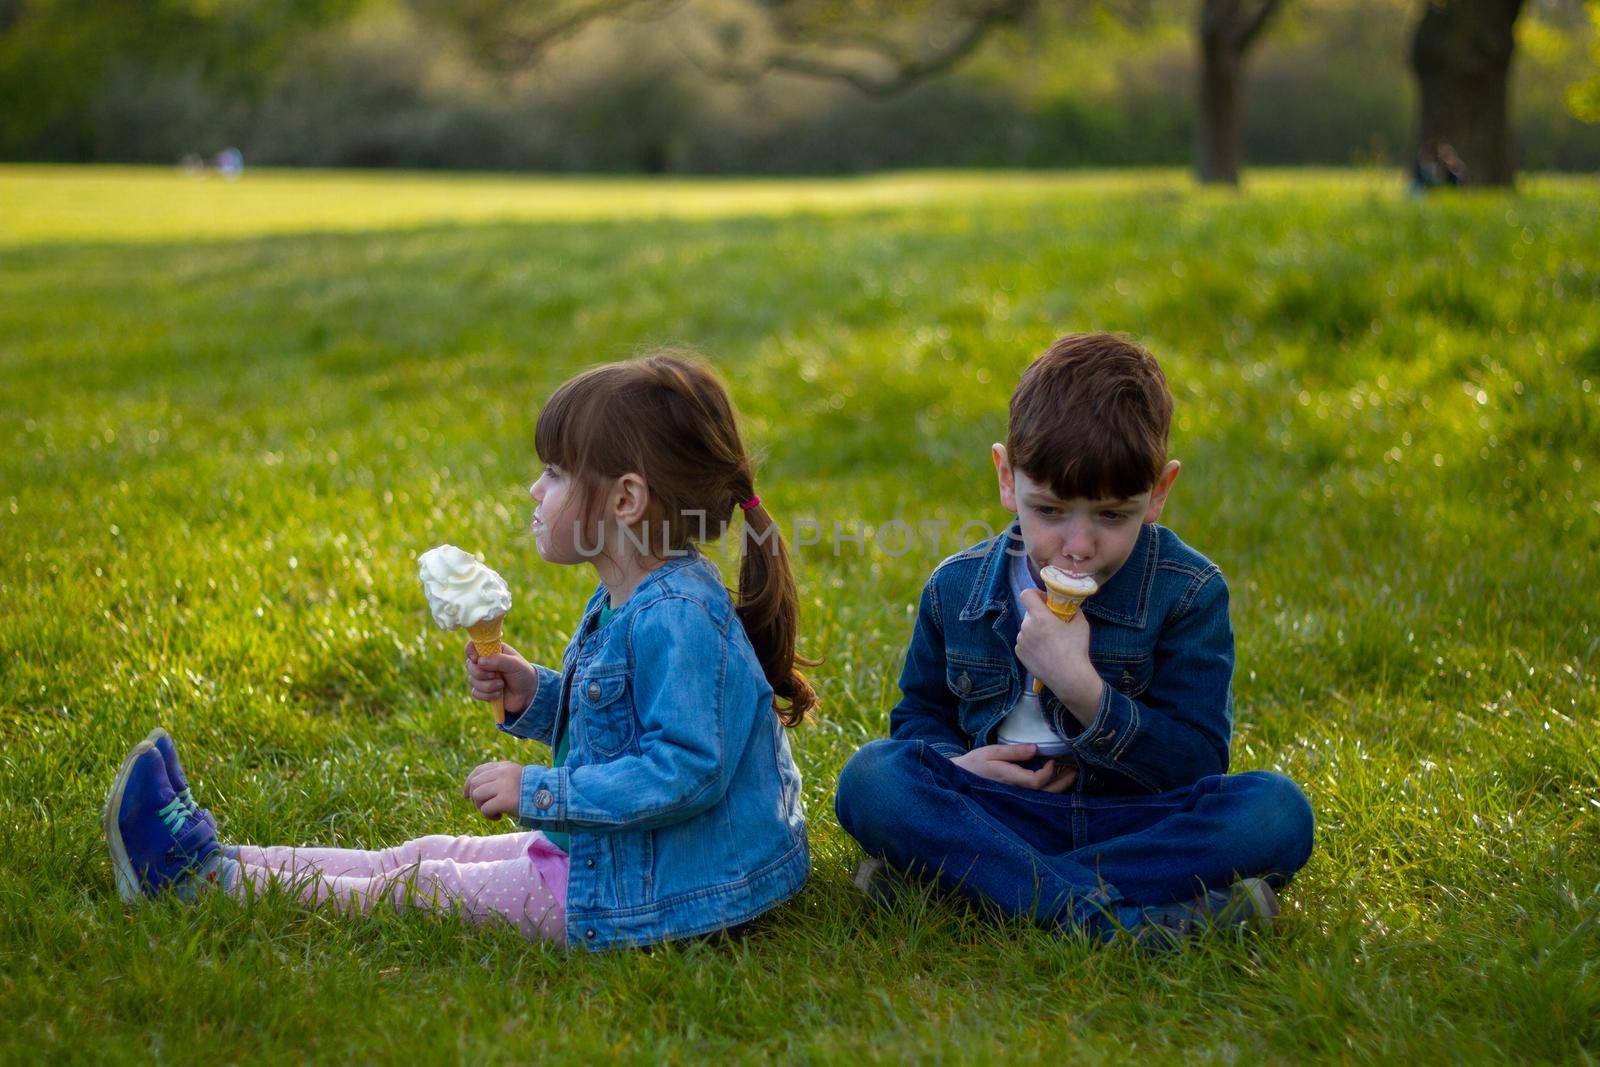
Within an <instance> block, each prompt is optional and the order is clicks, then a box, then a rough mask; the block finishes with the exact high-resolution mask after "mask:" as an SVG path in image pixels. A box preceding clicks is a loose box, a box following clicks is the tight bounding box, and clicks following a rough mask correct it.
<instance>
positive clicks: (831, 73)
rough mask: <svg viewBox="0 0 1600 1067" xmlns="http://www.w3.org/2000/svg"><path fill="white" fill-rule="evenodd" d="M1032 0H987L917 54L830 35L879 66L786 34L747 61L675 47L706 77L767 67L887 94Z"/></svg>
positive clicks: (962, 55) (757, 74)
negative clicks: (802, 42) (779, 42)
mask: <svg viewBox="0 0 1600 1067" xmlns="http://www.w3.org/2000/svg"><path fill="white" fill-rule="evenodd" d="M1033 2H1034V0H989V2H988V3H986V4H984V5H982V6H981V7H980V9H979V10H976V11H973V12H971V13H970V14H969V16H968V17H967V19H966V21H965V22H964V23H963V24H962V25H961V27H960V29H959V30H958V31H957V32H956V33H954V34H953V35H952V36H951V37H950V38H948V39H947V40H946V41H945V42H944V43H943V44H941V45H939V46H938V47H936V48H934V49H932V50H931V51H928V52H925V53H923V54H921V55H908V54H906V53H905V52H903V51H901V49H900V48H898V47H896V46H895V45H892V44H890V43H889V42H887V41H885V40H883V39H881V38H877V37H869V36H866V35H862V36H859V37H845V36H843V35H840V36H836V37H835V38H834V40H836V41H838V42H840V43H839V49H842V50H843V51H845V52H848V51H851V50H854V51H856V52H869V53H871V54H872V55H874V56H875V57H876V60H877V63H878V65H879V66H880V68H882V69H879V70H876V71H874V70H873V69H871V68H870V67H869V66H864V65H862V64H860V63H858V62H852V61H851V60H850V59H849V58H847V56H846V55H842V54H840V51H837V50H829V51H816V50H813V49H807V48H805V47H803V46H801V45H798V44H796V43H795V42H794V41H793V40H792V39H785V40H784V43H783V44H782V45H781V46H779V47H777V48H774V49H772V50H770V51H768V52H767V53H766V54H765V55H763V56H761V57H759V58H758V59H756V60H754V61H753V62H750V63H740V62H738V61H737V60H735V59H733V58H731V57H730V56H728V55H727V54H726V53H724V54H722V55H719V56H714V57H708V56H704V55H700V54H697V49H695V48H693V47H690V46H688V45H686V44H685V43H684V42H683V39H682V38H681V37H680V38H677V43H678V47H679V50H680V51H682V52H683V54H684V56H685V57H686V58H687V59H688V60H689V62H691V63H692V64H694V66H695V67H696V68H698V69H699V70H700V71H702V72H703V73H705V74H708V75H710V76H711V77H714V78H718V79H721V80H725V81H742V82H752V81H757V80H759V79H760V78H761V77H763V76H764V75H766V74H768V73H770V72H772V71H783V72H786V73H789V74H800V75H803V76H806V77H813V78H825V79H828V80H830V81H842V82H845V83H846V84H848V85H851V86H854V87H855V88H856V89H857V90H859V91H861V92H863V93H866V94H868V95H869V96H891V95H893V94H895V93H897V92H900V91H901V90H903V89H905V88H907V87H908V86H910V85H912V84H913V83H915V82H918V81H921V80H923V79H925V78H928V77H931V76H933V75H935V74H939V73H942V72H944V71H946V70H949V69H950V68H951V67H954V66H955V65H956V64H958V63H960V62H961V61H962V60H964V59H966V58H967V57H968V56H969V55H971V54H972V53H973V52H974V51H976V50H977V48H978V46H979V45H980V44H982V43H983V40H984V38H985V37H987V36H988V34H989V32H990V31H991V30H993V29H994V28H995V27H996V26H999V25H1001V24H1003V23H1009V22H1013V21H1015V20H1016V19H1018V18H1020V17H1021V16H1022V15H1023V14H1024V13H1026V12H1027V11H1028V10H1029V9H1030V8H1031V7H1032V5H1033Z"/></svg>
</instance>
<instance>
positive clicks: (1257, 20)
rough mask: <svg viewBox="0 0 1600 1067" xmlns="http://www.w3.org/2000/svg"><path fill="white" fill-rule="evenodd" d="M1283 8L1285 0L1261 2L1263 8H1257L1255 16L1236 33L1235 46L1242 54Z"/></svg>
mask: <svg viewBox="0 0 1600 1067" xmlns="http://www.w3.org/2000/svg"><path fill="white" fill-rule="evenodd" d="M1282 6H1283V0H1261V6H1260V7H1258V8H1256V11H1255V14H1253V15H1251V16H1250V17H1249V18H1248V19H1247V20H1245V23H1244V25H1242V26H1240V27H1239V29H1238V30H1236V31H1235V32H1234V35H1233V40H1234V44H1235V45H1236V46H1237V47H1238V49H1239V51H1240V52H1241V53H1242V52H1244V50H1245V49H1247V48H1249V47H1250V46H1251V45H1252V44H1253V43H1255V39H1256V37H1257V36H1259V35H1260V33H1261V31H1262V30H1263V29H1265V28H1266V25H1267V23H1268V22H1270V21H1272V16H1273V15H1275V14H1277V11H1278V8H1280V7H1282Z"/></svg>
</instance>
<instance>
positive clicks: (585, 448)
mask: <svg viewBox="0 0 1600 1067" xmlns="http://www.w3.org/2000/svg"><path fill="white" fill-rule="evenodd" d="M534 448H535V449H536V450H537V451H538V453H539V458H540V459H541V460H543V461H544V462H545V463H549V464H552V465H554V466H556V467H559V468H560V469H561V470H562V471H564V472H565V473H566V474H568V475H569V476H570V477H572V478H573V479H574V480H575V482H577V483H578V484H579V485H580V486H581V487H582V495H583V497H584V505H585V506H584V509H583V510H584V513H585V514H591V513H592V508H593V503H594V501H595V500H596V499H597V498H598V497H599V493H598V492H597V490H599V489H601V488H602V487H604V486H605V485H606V484H607V483H608V482H610V481H611V480H612V479H614V478H618V477H620V476H622V475H623V474H627V473H630V472H632V473H634V474H637V475H639V476H640V477H641V478H643V479H644V481H645V484H646V485H647V486H648V487H649V490H650V500H649V505H648V507H647V509H646V511H645V515H644V518H643V520H642V525H643V527H644V530H645V542H646V543H647V544H648V545H649V546H650V548H651V549H652V550H653V549H657V548H659V549H661V550H662V551H663V553H665V552H672V553H680V552H682V551H684V550H686V549H687V548H688V547H689V545H690V544H692V543H695V542H699V541H715V540H717V539H718V538H719V537H721V536H722V535H723V533H724V532H726V530H727V528H728V524H729V522H731V521H732V519H733V513H734V511H735V510H736V509H738V507H739V505H740V504H741V503H744V502H748V501H749V500H750V499H751V498H752V497H754V496H755V495H756V491H755V467H754V464H753V463H752V461H751V459H750V455H749V454H748V453H747V452H746V451H745V447H744V441H743V440H742V439H741V438H740V436H739V427H738V425H737V423H736V422H735V420H734V414H733V404H732V403H731V402H730V401H729V399H728V392H727V390H726V389H725V388H723V385H722V382H721V381H720V380H718V378H717V376H716V373H715V372H714V371H712V370H711V368H710V367H709V366H708V365H706V363H705V361H704V360H701V359H699V358H698V357H695V356H692V355H690V354H688V353H682V352H657V353H655V354H654V355H650V356H647V357H644V358H642V359H634V360H628V361H627V362H623V363H608V364H606V365H604V366H600V367H595V368H594V369H592V370H588V371H585V372H583V373H582V374H579V375H578V376H577V377H575V378H572V379H570V380H568V381H567V382H565V383H563V384H562V386H561V387H560V388H559V389H557V390H556V391H555V394H554V395H553V396H551V397H550V400H549V401H548V402H547V403H546V404H545V406H544V409H543V410H542V411H540V412H539V420H538V423H537V425H536V426H535V428H534ZM744 515H745V522H744V538H743V541H742V543H741V545H740V559H739V588H738V589H737V590H734V589H730V590H729V593H731V594H733V596H734V604H735V607H736V610H737V611H738V613H739V621H740V622H741V623H743V625H744V630H745V633H746V635H748V637H749V638H750V644H751V646H752V647H753V648H754V649H755V652H756V658H757V659H759V660H760V661H761V669H762V671H763V672H764V673H765V674H766V676H767V682H768V684H770V685H771V686H772V691H773V693H774V696H775V699H774V701H773V710H774V711H775V712H776V713H777V715H778V718H779V719H780V720H781V721H782V722H783V724H784V725H785V726H797V725H799V724H800V722H801V720H803V719H804V718H805V716H806V712H808V711H810V710H811V709H812V708H814V707H815V706H816V703H817V697H816V693H815V692H813V691H812V688H811V685H810V683H809V682H807V681H806V678H805V675H803V674H801V673H800V671H799V670H797V669H796V666H797V665H798V666H804V667H814V666H816V664H817V662H818V661H815V660H808V659H805V658H804V657H802V656H799V655H797V654H796V652H795V639H796V631H797V629H798V619H799V600H800V598H799V594H798V593H797V592H796V591H795V584H794V575H793V572H792V571H791V570H790V566H789V551H788V548H787V547H786V546H785V545H784V542H783V536H782V533H781V532H780V531H779V529H778V527H777V524H776V523H774V522H773V520H772V516H771V515H770V514H769V513H768V512H767V509H766V508H765V507H764V506H762V505H760V504H757V505H756V506H755V507H754V508H751V509H750V510H749V511H746V512H745V513H744ZM657 530H659V531H660V536H659V537H657V536H656V535H655V533H654V531H657Z"/></svg>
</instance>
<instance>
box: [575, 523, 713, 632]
mask: <svg viewBox="0 0 1600 1067" xmlns="http://www.w3.org/2000/svg"><path fill="white" fill-rule="evenodd" d="M700 558H701V553H700V548H699V546H698V545H693V544H691V545H690V546H689V547H688V549H687V550H686V551H685V552H684V554H683V555H681V556H673V557H672V558H670V559H668V560H667V561H666V562H665V563H663V564H662V565H661V566H659V567H657V568H656V569H655V570H653V571H651V572H650V573H649V574H647V575H645V576H644V577H643V578H642V579H640V581H639V584H638V585H636V586H634V587H633V592H632V593H631V594H630V595H629V596H628V599H627V600H624V601H623V602H622V606H621V607H620V608H618V609H617V610H616V611H614V612H612V614H611V618H610V619H608V620H606V625H608V626H609V625H610V624H611V623H613V622H616V621H617V619H619V618H621V617H622V615H623V613H624V612H626V611H627V610H628V609H629V608H631V607H633V606H634V605H635V604H637V603H638V602H639V594H640V593H643V592H644V591H645V590H647V589H649V588H650V586H652V585H654V584H655V583H656V582H659V581H664V580H665V579H666V577H667V575H669V574H671V573H672V572H674V571H677V570H680V569H682V568H684V567H687V566H689V565H690V564H691V563H694V562H696V561H697V560H699V559H700ZM610 602H611V591H610V590H609V589H607V588H606V583H604V582H601V583H600V585H599V587H598V588H596V589H595V592H594V595H593V596H592V597H591V598H590V600H589V610H587V611H585V612H584V613H583V621H582V622H580V623H579V624H578V632H579V633H580V634H582V633H588V632H589V627H590V624H591V621H592V622H593V624H594V625H596V626H598V625H599V618H600V607H601V605H603V604H609V603H610Z"/></svg>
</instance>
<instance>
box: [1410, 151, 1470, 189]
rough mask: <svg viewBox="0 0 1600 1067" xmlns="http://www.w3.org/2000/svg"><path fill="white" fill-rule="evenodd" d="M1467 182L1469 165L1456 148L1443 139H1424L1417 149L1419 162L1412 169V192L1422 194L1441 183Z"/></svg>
mask: <svg viewBox="0 0 1600 1067" xmlns="http://www.w3.org/2000/svg"><path fill="white" fill-rule="evenodd" d="M1465 184H1467V165H1466V164H1465V163H1463V162H1461V157H1460V156H1458V155H1456V150H1455V149H1454V148H1451V147H1450V146H1449V145H1448V144H1446V143H1445V142H1443V141H1424V142H1422V147H1420V148H1418V149H1417V164H1416V166H1415V167H1413V168H1412V170H1411V192H1412V194H1413V195H1416V196H1420V195H1422V194H1423V193H1425V192H1427V191H1428V190H1429V189H1432V188H1435V187H1437V186H1440V185H1465Z"/></svg>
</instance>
